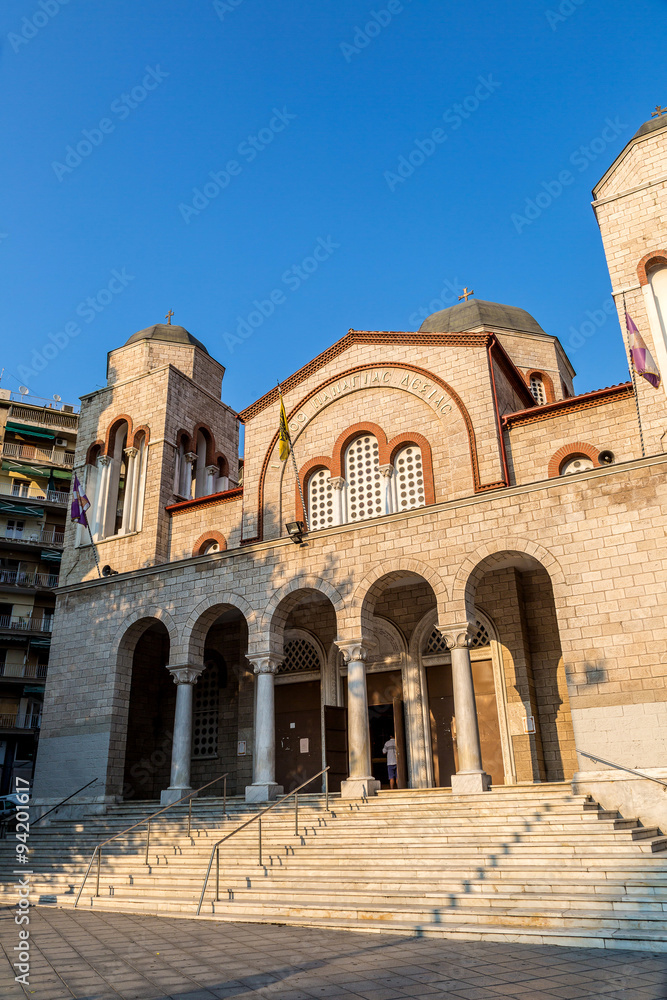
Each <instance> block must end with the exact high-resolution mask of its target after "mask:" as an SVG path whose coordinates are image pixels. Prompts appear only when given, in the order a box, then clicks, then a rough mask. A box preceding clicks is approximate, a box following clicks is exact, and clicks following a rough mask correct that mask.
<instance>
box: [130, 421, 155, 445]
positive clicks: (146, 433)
mask: <svg viewBox="0 0 667 1000" xmlns="http://www.w3.org/2000/svg"><path fill="white" fill-rule="evenodd" d="M140 434H143V435H144V437H145V439H146V444H148V442H149V441H150V439H151V429H150V427H149V426H148V424H141V426H140V427H137V428H136V429H135V430H134V432H133V434H132V444H134V443H135V441H136V440H137V438H138V437H139V435H140Z"/></svg>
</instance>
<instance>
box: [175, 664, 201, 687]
mask: <svg viewBox="0 0 667 1000" xmlns="http://www.w3.org/2000/svg"><path fill="white" fill-rule="evenodd" d="M167 670H168V671H169V673H170V674H171V679H172V680H173V682H174V684H193V685H194V684H196V683H197V681H198V680H199V676H200V674H203V672H204V665H203V664H202V665H201V666H197V664H195V663H183V664H179V665H177V666H173V667H171V666H169V665H167Z"/></svg>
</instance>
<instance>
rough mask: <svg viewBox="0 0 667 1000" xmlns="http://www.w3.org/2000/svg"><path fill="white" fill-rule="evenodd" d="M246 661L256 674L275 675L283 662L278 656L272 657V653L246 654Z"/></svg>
mask: <svg viewBox="0 0 667 1000" xmlns="http://www.w3.org/2000/svg"><path fill="white" fill-rule="evenodd" d="M246 660H247V661H248V663H249V664H250V666H251V667H252V670H253V673H255V674H275V672H276V670H277V669H278V667H279V666H280V664H281V662H282V661H281V659H280V658H279V657H278V656H272V655H271V654H270V653H256V654H254V655H249V654H246Z"/></svg>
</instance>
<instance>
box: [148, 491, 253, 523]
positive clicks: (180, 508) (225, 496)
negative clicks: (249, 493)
mask: <svg viewBox="0 0 667 1000" xmlns="http://www.w3.org/2000/svg"><path fill="white" fill-rule="evenodd" d="M242 497H243V487H242V486H237V487H235V488H234V489H233V490H225V491H224V492H223V493H211V494H210V495H209V496H207V497H196V498H195V499H194V500H181V501H180V502H179V503H171V504H168V505H167V506H166V507H165V510H166V511H167V513H168V514H171V515H172V516H173V515H174V514H187V513H188V511H190V510H199V509H200V508H202V507H217V506H218V505H219V504H221V503H231V502H232V501H233V500H241V498H242Z"/></svg>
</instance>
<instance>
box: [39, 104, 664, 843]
mask: <svg viewBox="0 0 667 1000" xmlns="http://www.w3.org/2000/svg"><path fill="white" fill-rule="evenodd" d="M593 195H594V201H593V209H594V212H595V215H596V218H597V221H598V224H599V227H600V232H601V235H602V241H603V245H604V250H605V253H606V256H607V261H608V266H609V272H610V276H611V283H612V290H613V295H614V299H615V302H616V305H617V307H618V310H619V317H620V320H621V325H622V329H623V330H625V325H626V324H625V316H624V308H626V309H627V311H628V313H629V314H630V316H631V317H632V319H633V321H634V323H635V324H636V326H637V328H638V330H639V332H640V334H641V337H642V338H643V340H644V342H645V345H646V348H647V350H648V352H650V356H651V358H652V359H654V362H655V365H656V366H657V368H658V369H659V371H660V372H661V373H662V381H661V382H660V383H659V384H658V386H657V387H656V386H655V385H654V384H652V383H651V382H650V381H649V380H648V379H646V378H644V377H642V374H641V372H640V369H639V367H638V370H637V373H636V374H634V375H633V378H632V379H629V380H627V381H624V382H622V383H621V384H618V385H614V386H611V387H608V388H601V389H598V390H596V391H593V392H587V393H584V394H580V395H577V394H576V393H575V391H574V388H573V377H574V374H575V372H574V369H573V367H572V364H571V362H570V360H569V359H568V357H567V354H566V353H565V350H564V349H563V346H562V344H561V342H560V341H559V339H558V337H557V336H556V335H555V334H554V333H553V332H550V331H545V330H544V329H542V327H541V326H540V324H539V323H538V322H537V320H536V319H535V318H533V316H531V315H529V314H528V313H527V312H526V311H524V310H523V309H521V308H518V307H516V306H509V305H501V304H498V303H494V302H486V301H480V300H477V299H475V298H471V299H468V298H466V299H465V300H464V301H461V302H460V303H459V304H458V305H455V306H453V307H451V308H448V309H444V310H443V311H441V312H437V313H435V314H433V315H431V316H429V317H428V318H427V319H426V320H425V321H424V323H423V324H422V326H421V328H420V329H419V330H418V331H417V332H409V331H399V332H387V331H374V330H350V331H349V332H348V333H347V334H345V336H343V337H342V338H341V339H340V340H339V341H337V342H336V343H335V344H333V345H332V346H331V347H329V348H328V349H327V350H326V351H324V352H323V353H322V354H320V355H319V356H318V357H315V358H313V359H312V361H310V362H309V363H308V364H307V365H306V366H305V367H303V368H301V369H300V370H299V371H296V372H294V374H292V375H291V376H290V377H289V378H288V379H287V380H286V381H285V383H284V384H283V386H282V395H283V399H284V406H285V412H286V421H287V425H288V429H289V436H290V439H291V442H292V445H293V454H294V456H295V458H296V461H295V462H292V459H291V456H290V457H288V460H287V461H282V460H281V457H280V446H281V442H280V407H281V400H280V397H279V393H278V389H277V388H272V389H270V390H269V391H268V392H267V393H266V394H265V395H264V396H262V397H261V398H260V399H257V400H256V401H255V402H253V403H251V404H250V405H249V406H248V407H247V408H246V409H245V410H243V411H242V412H240V413H236V412H235V411H234V410H232V409H231V408H230V407H229V406H228V405H227V404H226V403H225V402H224V400H223V399H221V395H222V383H223V376H224V368H223V367H222V365H221V364H219V362H218V361H216V360H215V359H214V358H213V357H212V356H211V355H210V354H209V352H208V350H207V349H206V347H205V346H204V344H203V343H202V342H201V341H200V340H198V339H197V338H196V337H194V336H193V335H192V334H191V333H189V332H188V331H187V330H186V329H184V328H183V327H181V326H176V325H171V323H167V324H158V325H156V326H151V327H149V328H147V329H144V330H141V331H139V332H138V333H135V334H133V335H132V336H130V337H129V339H127V340H126V341H125V343H123V344H121V345H120V346H119V347H117V348H116V349H114V350H112V351H111V352H110V353H109V356H108V363H107V384H106V386H105V387H104V388H102V389H99V390H96V391H94V392H91V393H89V394H88V395H85V396H83V397H82V406H81V419H80V424H79V434H78V442H77V448H76V457H75V473H76V475H77V477H78V479H79V481H80V482H81V484H82V488H83V491H84V492H85V494H86V495H87V497H88V499H89V501H90V505H91V506H90V508H89V510H88V525H89V528H90V532H89V531H88V530H87V527H86V526H85V525H82V524H74V523H72V524H70V525H69V527H68V533H69V534H68V543H67V545H66V551H65V556H64V558H63V567H62V573H61V587H60V589H59V592H58V602H57V613H56V618H55V627H54V634H53V640H52V652H51V660H50V666H49V678H48V683H47V688H46V696H45V706H44V717H43V725H42V732H41V739H40V748H39V755H38V761H37V773H36V783H35V789H34V794H35V798H36V800H37V801H38V802H42V803H47V802H56V801H59V800H60V799H62V798H63V797H65V796H67V795H69V794H70V793H71V792H73V791H75V790H76V789H77V788H79V787H80V786H82V785H84V784H85V783H86V782H87V781H90V780H91V779H92V778H97V779H98V781H97V783H96V785H95V786H94V787H93V788H92V789H91V790H90V792H88V793H84V794H83V795H82V796H80V797H79V801H80V802H81V808H82V809H83V810H84V811H85V810H86V809H87V810H88V811H90V812H95V811H102V810H104V809H105V808H106V806H107V805H108V804H109V803H115V802H119V801H123V800H132V799H135V800H138V799H141V800H146V799H161V800H162V802H165V803H169V802H173V801H174V800H176V799H178V798H180V797H181V796H183V795H184V794H186V792H187V791H188V789H190V788H195V789H196V788H199V787H200V786H202V785H204V784H206V783H207V782H209V781H211V780H213V779H214V778H216V777H217V776H219V775H220V774H222V773H223V772H228V773H229V779H228V780H229V790H230V793H231V794H236V795H244V796H245V798H246V800H247V801H250V802H264V801H268V800H271V799H273V798H275V797H276V796H277V795H278V794H280V792H281V790H282V789H284V790H285V791H289V790H290V789H293V788H295V787H296V786H297V785H298V784H300V783H301V782H303V781H306V780H307V779H308V778H309V777H311V776H312V775H317V774H318V772H321V771H322V769H323V768H325V767H329V772H328V774H329V787H330V788H331V789H332V790H336V791H340V792H341V795H342V796H343V797H348V798H356V797H359V796H372V795H373V794H374V793H375V792H376V791H377V789H378V788H380V787H382V786H385V787H386V786H387V767H386V758H385V757H384V756H383V748H384V746H385V743H386V742H387V740H388V739H389V738H390V737H392V736H394V737H395V739H396V747H397V782H398V787H399V788H419V789H427V788H432V787H447V786H449V787H451V789H452V791H453V792H455V793H456V792H462V793H463V792H465V793H474V792H477V793H479V795H480V796H483V795H484V793H485V792H486V791H487V790H488V789H489V787H490V786H494V787H497V786H499V785H514V784H525V783H533V782H534V783H539V782H555V781H563V780H566V781H570V780H572V781H573V782H574V784H575V787H577V788H578V789H580V790H583V791H585V792H590V793H592V794H594V795H595V797H596V798H597V800H598V801H599V802H601V803H603V805H605V806H606V807H607V808H618V809H621V810H625V811H626V814H630V815H640V816H642V818H645V819H646V820H650V821H652V822H654V823H657V824H661V825H662V826H663V828H664V827H667V807H666V806H665V805H664V804H662V801H661V799H660V797H658V796H656V795H655V794H653V793H652V791H651V788H650V787H649V788H648V791H647V786H648V785H650V783H649V782H646V781H643V780H642V779H640V778H638V777H637V775H636V774H635V773H634V772H632V770H631V771H626V770H621V769H620V768H621V767H622V768H630V769H640V770H641V771H642V772H645V773H648V774H651V775H654V776H662V777H664V778H667V765H666V761H667V754H666V751H667V736H666V735H665V734H666V733H667V690H666V688H665V678H666V676H667V658H666V656H665V643H666V640H667V606H666V603H665V580H666V579H667V541H666V537H665V523H666V522H667V399H666V396H665V390H666V386H667V115H658V116H656V117H654V118H652V119H651V120H650V121H648V122H647V123H646V124H645V125H643V126H642V127H641V128H640V129H639V131H638V132H637V133H636V135H635V136H633V138H632V139H631V140H630V141H629V143H628V144H627V146H626V147H625V149H624V150H623V151H622V152H621V153H620V155H619V156H618V157H617V159H616V160H615V161H614V163H613V164H612V165H611V166H610V167H609V169H608V170H607V172H606V173H605V175H604V177H603V178H602V179H601V180H600V182H599V183H598V184H597V185H596V187H595V189H594V192H593ZM624 303H625V306H624ZM619 335H620V334H619ZM653 381H654V382H655V381H658V380H657V379H655V378H654V380H653ZM638 415H639V416H640V418H641V434H640V430H639V423H638ZM241 423H242V424H243V425H244V428H245V455H244V460H243V463H242V464H241V462H240V460H239V454H238V444H239V426H240V424H241ZM91 540H92V541H94V546H93V544H91ZM96 553H97V555H98V556H99V562H100V566H101V567H103V575H102V576H98V570H97V565H96ZM610 765H616V766H610ZM321 781H322V778H321V777H320V778H318V779H317V781H316V783H315V784H314V785H313V790H317V789H319V788H320V787H321V785H320V782H321ZM93 793H94V794H93Z"/></svg>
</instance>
